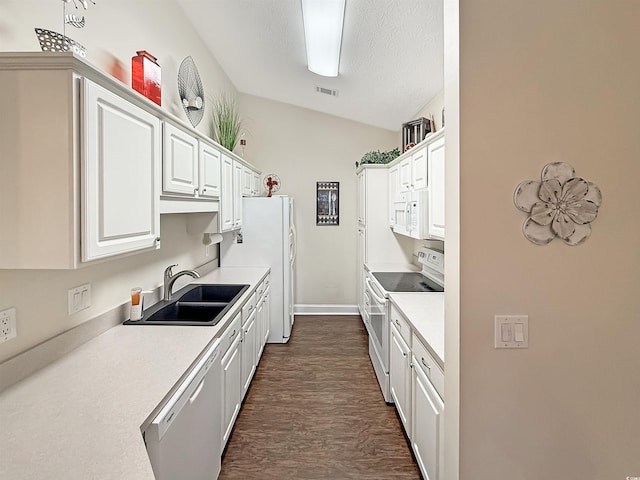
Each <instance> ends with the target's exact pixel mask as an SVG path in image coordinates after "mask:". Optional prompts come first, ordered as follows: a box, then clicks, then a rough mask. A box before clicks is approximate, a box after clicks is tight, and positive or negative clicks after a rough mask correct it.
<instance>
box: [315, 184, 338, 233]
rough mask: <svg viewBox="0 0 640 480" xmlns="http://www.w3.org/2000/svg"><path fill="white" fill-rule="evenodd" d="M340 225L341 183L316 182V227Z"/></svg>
mask: <svg viewBox="0 0 640 480" xmlns="http://www.w3.org/2000/svg"><path fill="white" fill-rule="evenodd" d="M339 224H340V182H316V225H339Z"/></svg>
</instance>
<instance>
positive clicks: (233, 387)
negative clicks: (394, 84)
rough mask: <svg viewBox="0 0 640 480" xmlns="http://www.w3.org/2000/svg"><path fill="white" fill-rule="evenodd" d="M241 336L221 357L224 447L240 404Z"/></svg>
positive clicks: (238, 336) (237, 337)
mask: <svg viewBox="0 0 640 480" xmlns="http://www.w3.org/2000/svg"><path fill="white" fill-rule="evenodd" d="M241 340H242V335H237V336H236V339H235V340H234V342H233V343H232V344H231V346H230V347H229V349H228V350H227V353H226V354H225V355H224V357H222V361H221V364H222V384H223V391H224V392H223V395H222V444H223V446H224V445H226V443H227V440H229V436H230V435H231V431H232V430H233V424H234V422H235V421H236V418H237V417H238V413H239V412H240V405H241V403H242V350H241V345H242V343H241Z"/></svg>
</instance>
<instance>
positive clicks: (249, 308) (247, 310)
mask: <svg viewBox="0 0 640 480" xmlns="http://www.w3.org/2000/svg"><path fill="white" fill-rule="evenodd" d="M257 297H258V296H257V294H256V292H253V293H252V294H251V297H249V300H247V302H246V303H245V304H244V305H243V306H242V319H243V320H246V319H247V318H249V315H251V312H253V311H254V310H255V308H256V299H257Z"/></svg>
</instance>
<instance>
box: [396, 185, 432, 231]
mask: <svg viewBox="0 0 640 480" xmlns="http://www.w3.org/2000/svg"><path fill="white" fill-rule="evenodd" d="M428 193H429V192H428V190H426V189H422V190H413V191H410V192H400V193H398V194H397V195H396V198H395V201H394V202H393V212H392V215H391V228H392V229H393V231H394V232H395V233H399V234H401V235H406V236H408V237H412V238H416V239H418V240H422V239H425V238H429V225H428V223H429V222H428V220H429V204H428V202H429V196H428Z"/></svg>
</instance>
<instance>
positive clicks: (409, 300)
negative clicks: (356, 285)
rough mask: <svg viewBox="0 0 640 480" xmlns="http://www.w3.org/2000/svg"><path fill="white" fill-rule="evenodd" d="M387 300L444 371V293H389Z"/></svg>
mask: <svg viewBox="0 0 640 480" xmlns="http://www.w3.org/2000/svg"><path fill="white" fill-rule="evenodd" d="M389 299H390V300H391V303H393V304H394V305H395V306H396V307H398V309H399V310H400V312H401V313H402V314H403V315H404V316H405V318H406V319H407V321H408V322H409V323H410V324H411V328H412V330H413V331H414V332H415V333H416V335H417V336H418V338H420V340H421V341H422V343H423V344H424V346H425V347H426V348H427V350H429V353H430V354H431V355H432V356H433V358H434V359H435V361H436V362H437V363H438V364H439V365H440V368H442V369H443V370H444V293H390V294H389Z"/></svg>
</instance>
